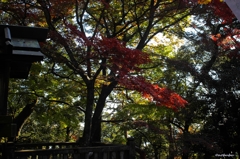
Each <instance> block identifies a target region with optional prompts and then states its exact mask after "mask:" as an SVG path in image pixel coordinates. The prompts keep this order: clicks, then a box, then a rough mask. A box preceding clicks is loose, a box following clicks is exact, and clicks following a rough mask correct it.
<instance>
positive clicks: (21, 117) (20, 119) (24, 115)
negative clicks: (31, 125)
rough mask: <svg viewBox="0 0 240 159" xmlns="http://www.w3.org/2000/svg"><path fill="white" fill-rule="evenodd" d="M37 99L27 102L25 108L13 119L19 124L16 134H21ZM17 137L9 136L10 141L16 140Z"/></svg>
mask: <svg viewBox="0 0 240 159" xmlns="http://www.w3.org/2000/svg"><path fill="white" fill-rule="evenodd" d="M36 102H37V100H34V101H32V102H31V103H30V104H27V105H26V106H25V107H24V108H23V110H22V111H21V112H20V113H19V114H18V115H17V116H16V117H15V118H14V119H13V123H15V124H16V125H17V128H16V135H17V136H19V135H20V133H21V130H22V127H23V125H24V124H25V122H26V121H27V119H28V118H29V116H30V115H31V114H32V112H33V108H34V107H35V105H36ZM14 140H15V138H8V141H14Z"/></svg>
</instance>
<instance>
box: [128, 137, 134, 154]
mask: <svg viewBox="0 0 240 159" xmlns="http://www.w3.org/2000/svg"><path fill="white" fill-rule="evenodd" d="M127 145H128V146H129V147H130V151H129V159H135V142H134V138H128V139H127Z"/></svg>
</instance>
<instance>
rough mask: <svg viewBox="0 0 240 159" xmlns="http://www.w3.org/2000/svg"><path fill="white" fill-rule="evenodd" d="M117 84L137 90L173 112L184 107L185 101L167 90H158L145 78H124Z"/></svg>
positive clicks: (157, 87)
mask: <svg viewBox="0 0 240 159" xmlns="http://www.w3.org/2000/svg"><path fill="white" fill-rule="evenodd" d="M119 83H120V84H121V85H123V86H125V87H127V88H129V89H132V90H137V91H138V92H141V93H142V96H143V97H144V98H146V99H149V100H150V101H152V102H154V103H156V105H159V106H166V107H168V108H171V109H173V110H175V111H176V110H178V109H179V108H183V107H185V105H186V104H187V101H186V100H184V99H183V98H182V97H181V96H180V95H178V94H177V93H175V92H173V91H171V90H170V89H167V88H160V87H159V86H158V85H153V84H151V83H149V82H147V81H146V80H145V78H143V77H140V76H137V77H133V76H131V77H130V76H125V77H123V78H122V79H121V80H120V81H119Z"/></svg>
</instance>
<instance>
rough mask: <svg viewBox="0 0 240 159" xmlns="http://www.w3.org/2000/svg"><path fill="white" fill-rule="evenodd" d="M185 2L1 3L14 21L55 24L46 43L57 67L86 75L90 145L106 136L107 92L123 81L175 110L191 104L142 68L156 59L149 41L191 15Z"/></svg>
mask: <svg viewBox="0 0 240 159" xmlns="http://www.w3.org/2000/svg"><path fill="white" fill-rule="evenodd" d="M180 3H181V1H178V0H176V1H166V2H164V3H162V1H160V0H158V1H155V0H149V1H147V2H146V1H137V2H135V1H133V2H131V1H121V2H120V1H90V0H86V1H64V0H61V1H54V0H52V1H44V0H37V1H33V2H31V3H25V4H21V3H15V2H14V1H7V2H5V3H4V4H3V5H2V6H1V13H3V15H4V16H3V17H5V18H4V20H5V22H6V23H8V24H18V25H32V26H41V27H48V28H49V39H48V40H47V43H46V44H41V45H42V49H43V52H44V54H45V55H46V56H47V57H48V58H49V59H50V62H52V68H51V69H50V70H51V72H52V73H53V74H54V75H55V76H58V77H61V78H66V79H71V80H76V77H77V76H78V77H81V80H79V85H80V86H84V87H85V88H86V90H85V91H86V96H85V97H83V96H80V97H79V98H80V100H81V99H82V98H86V103H85V105H84V106H83V107H84V110H82V111H83V112H84V114H85V119H84V122H85V126H84V131H83V139H84V145H88V144H90V142H91V141H92V140H96V141H98V140H100V136H99V135H100V134H99V132H100V131H97V129H99V128H98V127H99V125H100V124H101V114H102V111H103V108H104V106H105V103H106V99H107V97H108V96H109V94H110V93H111V92H112V91H113V90H114V88H115V87H116V86H117V85H118V84H120V85H121V86H124V87H126V88H129V89H132V90H137V91H140V92H141V93H142V95H143V96H144V97H146V98H148V99H151V100H153V101H156V103H157V104H158V105H164V106H167V107H169V108H173V109H175V110H177V109H178V108H181V107H183V106H184V105H186V104H187V102H186V101H185V100H184V99H182V98H181V97H180V96H179V95H177V94H176V93H174V92H173V91H170V90H169V89H166V88H160V87H159V86H157V85H152V84H151V83H149V81H147V80H144V79H143V78H142V77H141V67H140V66H141V65H142V64H146V63H147V62H149V61H150V58H149V55H148V54H147V53H144V51H142V50H143V49H144V47H145V46H146V45H147V44H148V42H149V41H150V40H151V39H152V38H153V37H154V36H155V35H157V34H158V33H160V32H163V31H165V30H167V29H168V28H171V27H172V26H174V25H176V24H178V23H179V22H180V21H181V20H183V19H184V18H186V17H187V16H188V15H189V13H190V12H189V8H187V7H186V6H185V5H182V3H181V5H179V4H180ZM6 15H8V17H7V16H6ZM66 70H68V71H66ZM146 88H147V89H146ZM95 135H96V136H97V137H95Z"/></svg>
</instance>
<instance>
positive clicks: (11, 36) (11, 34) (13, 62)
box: [0, 25, 48, 137]
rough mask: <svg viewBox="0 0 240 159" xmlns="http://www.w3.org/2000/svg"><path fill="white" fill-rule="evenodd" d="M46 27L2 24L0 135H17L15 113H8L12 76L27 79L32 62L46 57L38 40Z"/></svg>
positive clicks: (0, 34) (0, 30)
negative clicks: (9, 88) (14, 122)
mask: <svg viewBox="0 0 240 159" xmlns="http://www.w3.org/2000/svg"><path fill="white" fill-rule="evenodd" d="M47 33H48V30H47V29H45V28H35V27H24V26H11V25H0V137H14V136H15V132H14V130H13V129H14V127H15V126H14V124H13V123H12V117H11V116H8V114H7V100H8V83H9V78H19V79H26V78H27V77H28V74H29V71H30V68H31V64H32V63H33V62H37V61H41V60H43V54H42V53H41V50H40V46H39V42H44V41H45V40H46V37H47Z"/></svg>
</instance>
